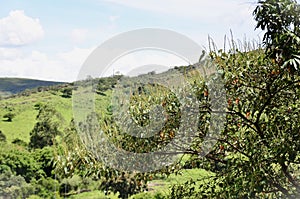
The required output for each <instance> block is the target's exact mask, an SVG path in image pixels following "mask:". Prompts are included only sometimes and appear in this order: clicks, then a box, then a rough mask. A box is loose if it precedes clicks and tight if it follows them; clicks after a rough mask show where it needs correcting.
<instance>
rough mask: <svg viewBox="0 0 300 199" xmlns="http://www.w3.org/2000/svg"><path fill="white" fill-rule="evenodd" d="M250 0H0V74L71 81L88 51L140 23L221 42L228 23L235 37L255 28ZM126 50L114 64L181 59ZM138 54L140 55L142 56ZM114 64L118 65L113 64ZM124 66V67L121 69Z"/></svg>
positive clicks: (252, 33) (176, 62) (175, 62)
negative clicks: (123, 55) (125, 54)
mask: <svg viewBox="0 0 300 199" xmlns="http://www.w3.org/2000/svg"><path fill="white" fill-rule="evenodd" d="M255 2H256V1H254V0H201V1H200V0H185V1H183V0H164V1H159V0H52V1H41V0H26V1H23V0H2V1H1V5H2V6H1V7H0V76H1V77H26V78H37V79H46V80H57V81H74V80H76V77H77V74H78V72H79V70H80V67H81V65H82V63H83V62H84V60H85V59H86V58H87V56H88V55H89V54H90V53H91V52H92V50H93V49H95V48H96V47H97V46H99V45H100V44H101V43H102V42H104V41H106V40H107V39H109V38H111V37H113V36H115V35H117V34H120V33H122V32H125V31H130V30H134V29H138V28H146V27H147V28H149V27H150V28H162V29H170V30H174V31H176V32H178V33H181V34H184V35H186V36H188V37H190V38H191V39H193V40H194V41H196V42H197V43H198V44H200V45H202V46H207V37H208V35H210V36H211V37H212V38H213V39H214V40H215V42H216V43H217V45H218V46H219V47H220V48H221V47H222V45H223V38H224V35H225V34H226V35H229V33H230V29H231V30H232V31H233V33H234V36H235V38H237V39H243V38H244V37H245V36H246V37H247V38H248V39H249V40H252V39H256V40H258V37H259V36H260V37H262V32H261V31H254V26H255V22H254V21H253V20H252V18H253V17H252V11H253V9H254V8H255ZM146 54H147V53H144V54H136V55H129V56H128V57H125V58H124V59H123V60H120V61H119V63H118V65H122V67H121V68H120V69H119V70H120V71H121V72H122V73H126V68H128V67H130V65H131V66H137V65H141V64H144V65H145V64H164V65H181V64H183V63H182V61H180V60H178V58H176V57H174V56H172V55H165V54H159V53H158V54H155V53H153V52H151V53H148V55H146ZM141 56H144V57H143V58H141ZM116 70H118V69H116ZM122 70H123V71H122Z"/></svg>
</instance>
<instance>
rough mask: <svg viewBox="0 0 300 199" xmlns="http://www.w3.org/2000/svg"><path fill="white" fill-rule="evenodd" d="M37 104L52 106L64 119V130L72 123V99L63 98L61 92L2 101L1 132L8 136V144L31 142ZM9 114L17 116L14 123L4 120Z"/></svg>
mask: <svg viewBox="0 0 300 199" xmlns="http://www.w3.org/2000/svg"><path fill="white" fill-rule="evenodd" d="M37 103H49V104H52V105H53V106H54V107H55V109H56V110H57V111H58V112H59V113H61V114H62V116H63V118H64V121H62V128H65V127H66V125H68V124H69V122H70V121H71V118H72V101H71V98H63V97H61V96H60V93H59V92H56V93H54V92H38V93H34V94H31V95H30V96H21V97H16V98H9V99H2V100H1V101H0V130H1V131H2V132H3V133H4V135H5V136H6V139H7V141H8V142H11V141H13V140H14V139H16V138H18V139H21V140H23V141H25V142H29V138H30V136H29V135H30V131H31V130H32V129H33V127H34V125H35V123H36V116H37V113H38V110H36V108H35V104H37ZM8 112H12V113H14V114H15V115H16V116H15V117H14V118H13V119H12V122H8V121H6V120H5V119H4V118H3V116H4V115H5V114H6V113H8Z"/></svg>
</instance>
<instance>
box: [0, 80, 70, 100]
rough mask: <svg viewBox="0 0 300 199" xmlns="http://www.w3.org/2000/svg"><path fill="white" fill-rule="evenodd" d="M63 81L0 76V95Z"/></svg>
mask: <svg viewBox="0 0 300 199" xmlns="http://www.w3.org/2000/svg"><path fill="white" fill-rule="evenodd" d="M64 83H65V82H54V81H43V80H36V79H25V78H0V96H2V97H3V96H9V95H12V94H17V93H20V92H22V91H24V90H26V89H33V88H38V87H44V86H54V85H58V84H64Z"/></svg>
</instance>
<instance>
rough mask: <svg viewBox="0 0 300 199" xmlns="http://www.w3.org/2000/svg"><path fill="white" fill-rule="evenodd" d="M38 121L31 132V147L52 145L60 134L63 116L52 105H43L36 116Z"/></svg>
mask: <svg viewBox="0 0 300 199" xmlns="http://www.w3.org/2000/svg"><path fill="white" fill-rule="evenodd" d="M36 119H37V123H36V124H35V126H34V128H33V130H32V131H31V132H30V142H29V147H30V148H43V147H45V146H51V145H53V143H54V139H55V137H56V136H58V135H60V134H61V132H60V131H59V127H60V124H61V121H63V118H62V116H61V114H60V113H58V112H57V111H56V110H55V109H54V108H53V107H51V106H50V105H42V106H41V107H40V108H39V113H38V115H37V117H36Z"/></svg>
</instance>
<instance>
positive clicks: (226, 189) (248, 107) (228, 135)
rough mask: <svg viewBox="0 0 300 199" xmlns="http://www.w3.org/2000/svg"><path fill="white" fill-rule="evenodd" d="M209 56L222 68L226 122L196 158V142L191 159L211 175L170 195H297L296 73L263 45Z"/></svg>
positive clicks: (299, 90) (299, 153) (298, 91)
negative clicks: (282, 65) (194, 187)
mask: <svg viewBox="0 0 300 199" xmlns="http://www.w3.org/2000/svg"><path fill="white" fill-rule="evenodd" d="M211 57H212V58H213V59H214V61H215V63H216V64H217V66H218V68H219V69H222V70H223V71H224V79H225V88H226V92H227V97H228V107H227V122H226V125H225V129H224V132H222V136H221V137H220V138H218V140H219V142H218V144H217V145H216V147H215V148H214V150H213V151H211V152H210V153H209V154H208V155H207V156H205V157H204V158H199V157H198V154H199V153H198V150H199V149H198V150H197V148H196V149H195V150H194V154H195V155H194V156H192V159H193V160H194V161H197V160H198V163H200V164H198V166H199V167H202V168H205V169H206V170H207V171H212V172H214V173H215V174H216V176H213V177H211V178H210V181H209V183H207V184H206V185H201V187H199V191H196V192H195V191H193V192H191V193H189V192H186V190H187V188H183V187H180V186H179V187H177V188H176V189H174V190H173V193H174V194H175V193H176V194H175V195H174V197H175V196H176V195H178V194H179V196H178V198H182V197H189V196H190V197H194V196H195V194H196V196H197V197H198V196H207V197H212V198H260V197H268V198H278V197H297V196H296V195H297V194H298V193H299V191H300V189H299V188H300V187H299V178H298V176H299V170H298V168H299V166H300V165H299V158H300V148H299V146H300V135H299V125H298V122H299V119H300V118H299V117H300V114H299V110H300V109H299V107H300V103H299V102H300V101H299V97H300V95H299V94H300V84H299V82H300V79H299V77H294V76H291V74H290V73H289V72H288V71H287V70H284V69H283V68H280V67H279V66H278V65H277V64H275V63H274V62H272V60H270V59H268V58H267V57H266V56H265V54H264V53H263V52H262V50H254V51H251V52H240V51H238V50H235V51H234V52H232V53H223V52H222V51H219V52H212V53H211ZM216 139H217V138H216ZM194 141H195V142H196V143H197V140H194ZM194 166H195V165H194ZM190 187H191V188H192V186H190ZM180 189H182V191H180ZM197 192H198V193H197ZM180 194H185V195H180ZM199 194H200V195H199ZM196 196H195V197H196ZM175 198H176V197H175Z"/></svg>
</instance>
